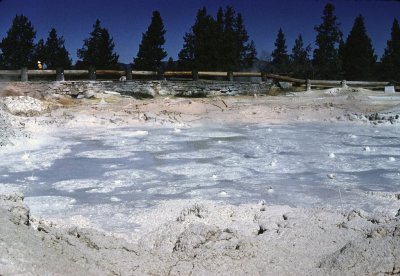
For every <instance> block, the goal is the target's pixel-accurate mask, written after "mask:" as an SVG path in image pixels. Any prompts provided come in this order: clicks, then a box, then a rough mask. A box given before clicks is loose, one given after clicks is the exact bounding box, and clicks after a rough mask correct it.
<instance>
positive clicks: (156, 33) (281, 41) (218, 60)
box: [0, 3, 400, 81]
mask: <svg viewBox="0 0 400 276" xmlns="http://www.w3.org/2000/svg"><path fill="white" fill-rule="evenodd" d="M334 11H335V7H334V6H333V5H332V4H330V3H328V4H326V6H325V7H324V10H323V14H322V17H321V20H322V22H321V23H320V24H319V25H317V26H315V27H314V30H315V32H316V39H315V45H316V47H315V49H312V48H311V45H310V44H308V45H306V44H305V42H304V41H303V38H302V36H301V35H298V37H297V38H296V39H295V41H294V46H293V48H292V49H291V53H289V52H288V49H287V45H286V38H285V34H284V31H283V30H282V29H281V28H280V29H279V30H278V32H277V36H276V40H275V48H274V50H273V52H272V53H271V55H270V57H268V58H266V59H264V60H262V59H258V58H257V51H256V47H255V44H254V41H252V40H250V38H249V35H248V33H247V30H246V27H245V24H244V19H243V16H242V15H241V13H236V11H235V10H234V9H233V8H232V7H230V6H228V7H226V8H225V9H222V8H219V9H218V12H217V14H216V16H215V17H213V16H212V15H210V14H208V12H207V9H206V8H202V9H200V10H198V12H197V14H196V18H195V22H194V24H193V25H192V27H191V28H190V29H189V30H188V32H186V33H185V35H184V37H183V38H184V44H183V47H182V49H181V50H180V52H179V54H178V60H177V61H174V60H173V59H172V58H169V59H168V61H167V62H165V61H164V60H165V58H166V57H167V56H168V54H167V52H166V51H165V50H164V48H163V47H164V44H165V42H166V41H165V37H164V36H165V33H166V30H165V27H164V23H163V20H162V18H161V15H160V13H159V12H158V11H154V12H153V14H152V18H151V23H150V25H149V26H148V29H147V31H146V32H145V33H143V34H142V40H141V43H140V45H139V50H138V53H137V55H136V57H134V58H133V62H132V64H131V65H132V67H133V68H134V69H136V70H153V71H155V70H160V69H164V70H165V69H167V70H210V71H243V70H250V69H257V70H262V71H267V72H273V73H281V74H282V73H284V74H289V75H292V76H295V77H301V78H312V79H318V78H320V79H347V80H376V79H383V80H397V81H398V80H400V26H399V22H398V20H397V19H394V21H393V25H392V28H391V36H390V39H389V40H388V41H387V46H386V48H385V50H384V54H383V56H382V57H381V59H380V61H378V57H377V55H376V54H375V51H374V48H373V45H372V42H371V39H370V38H369V36H368V34H367V30H366V27H365V24H364V17H363V16H362V15H359V16H358V17H357V18H356V19H355V21H354V24H353V27H352V29H351V31H350V33H349V35H348V36H347V38H346V39H344V38H343V34H342V32H341V30H340V23H339V21H338V18H337V17H336V15H335V14H334ZM35 38H36V31H35V30H34V27H33V26H32V23H31V22H30V21H29V19H28V18H27V17H26V16H24V15H16V16H15V18H14V19H13V22H12V25H11V27H10V29H9V30H8V32H7V35H6V37H4V38H3V39H2V40H1V42H0V50H1V52H0V67H1V68H3V69H19V68H21V67H28V68H35V67H36V62H37V61H41V62H42V63H43V64H46V66H47V68H48V69H56V68H58V67H62V68H64V69H70V68H72V67H73V68H76V69H88V68H90V67H94V68H96V69H117V68H120V67H121V64H120V63H119V56H118V54H117V53H115V51H114V47H115V44H114V41H113V38H112V37H111V36H110V34H109V32H108V30H107V29H106V28H104V27H103V26H101V22H100V20H98V19H97V20H96V22H95V23H94V25H93V30H92V31H91V32H90V33H89V37H88V38H86V39H85V40H84V41H83V46H82V48H81V49H78V50H77V56H78V58H79V59H78V61H77V62H76V64H75V65H72V61H71V58H70V54H69V53H68V51H67V49H66V48H65V40H64V38H63V37H62V36H59V35H58V34H57V31H56V30H55V29H54V28H52V29H51V30H50V31H49V35H48V37H47V39H46V41H45V40H44V39H40V40H39V41H38V42H37V43H35Z"/></svg>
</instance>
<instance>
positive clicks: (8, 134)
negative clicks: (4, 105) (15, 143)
mask: <svg viewBox="0 0 400 276" xmlns="http://www.w3.org/2000/svg"><path fill="white" fill-rule="evenodd" d="M15 137H16V133H15V131H14V129H13V127H12V125H11V123H10V119H9V115H8V114H7V113H6V112H4V111H3V110H2V109H1V106H0V147H3V146H6V145H8V144H11V140H12V139H13V138H15Z"/></svg>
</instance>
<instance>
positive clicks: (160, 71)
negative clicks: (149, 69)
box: [157, 68, 165, 80]
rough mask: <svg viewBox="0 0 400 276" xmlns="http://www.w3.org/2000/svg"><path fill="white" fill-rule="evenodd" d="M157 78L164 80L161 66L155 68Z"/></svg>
mask: <svg viewBox="0 0 400 276" xmlns="http://www.w3.org/2000/svg"><path fill="white" fill-rule="evenodd" d="M157 79H158V80H165V76H164V70H163V69H162V68H159V69H158V70H157Z"/></svg>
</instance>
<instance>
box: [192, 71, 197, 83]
mask: <svg viewBox="0 0 400 276" xmlns="http://www.w3.org/2000/svg"><path fill="white" fill-rule="evenodd" d="M192 78H193V80H194V81H198V80H199V71H197V70H193V71H192Z"/></svg>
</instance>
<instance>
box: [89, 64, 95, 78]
mask: <svg viewBox="0 0 400 276" xmlns="http://www.w3.org/2000/svg"><path fill="white" fill-rule="evenodd" d="M89 80H96V69H95V68H94V67H90V68H89Z"/></svg>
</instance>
